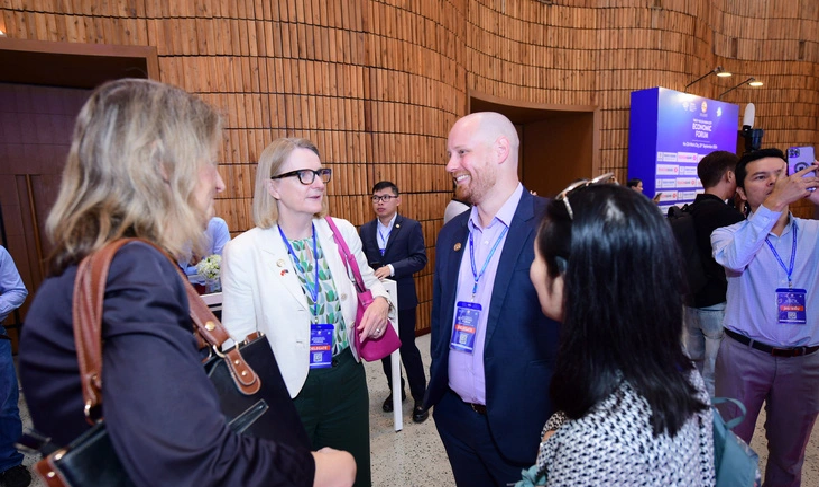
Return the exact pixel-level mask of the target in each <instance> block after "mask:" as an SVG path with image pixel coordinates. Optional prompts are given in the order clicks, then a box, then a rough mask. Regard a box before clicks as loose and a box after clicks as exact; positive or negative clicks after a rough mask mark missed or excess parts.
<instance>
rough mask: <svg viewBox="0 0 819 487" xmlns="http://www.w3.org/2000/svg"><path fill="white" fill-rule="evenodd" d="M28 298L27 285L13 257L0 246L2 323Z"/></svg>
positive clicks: (0, 312)
mask: <svg viewBox="0 0 819 487" xmlns="http://www.w3.org/2000/svg"><path fill="white" fill-rule="evenodd" d="M26 296H28V290H27V289H26V285H25V284H23V280H22V279H21V278H20V273H19V272H17V266H15V265H14V260H12V258H11V255H9V253H8V251H7V250H6V248H5V247H3V246H0V323H2V322H3V321H5V319H6V317H7V316H8V315H9V314H10V313H11V312H12V311H14V310H15V309H17V308H19V307H20V306H22V304H23V302H24V301H25V300H26Z"/></svg>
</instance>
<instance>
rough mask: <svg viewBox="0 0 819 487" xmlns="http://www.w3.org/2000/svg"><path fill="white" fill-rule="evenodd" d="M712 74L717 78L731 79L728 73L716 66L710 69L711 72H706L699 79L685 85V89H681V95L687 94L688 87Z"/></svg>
mask: <svg viewBox="0 0 819 487" xmlns="http://www.w3.org/2000/svg"><path fill="white" fill-rule="evenodd" d="M712 73H714V74H716V75H717V77H718V78H730V77H731V73H730V72H728V71H725V70H724V69H722V66H717V67H716V68H714V69H712V70H711V71H708V72H707V73H705V74H704V75H702V76H700V77H699V78H697V79H695V80H694V81H692V82H690V83H688V84H687V85H685V88H684V89H683V93H688V87H689V86H691V85H693V84H694V83H696V82H697V81H702V80H704V79H705V78H707V77H708V76H710V75H711V74H712Z"/></svg>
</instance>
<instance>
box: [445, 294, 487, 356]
mask: <svg viewBox="0 0 819 487" xmlns="http://www.w3.org/2000/svg"><path fill="white" fill-rule="evenodd" d="M480 316H481V305H480V304H479V303H471V302H467V301H458V308H457V311H456V312H455V323H453V325H452V338H451V339H450V341H449V348H450V349H452V350H458V351H460V352H466V353H469V354H472V351H473V350H474V349H475V333H477V331H478V319H479V318H480Z"/></svg>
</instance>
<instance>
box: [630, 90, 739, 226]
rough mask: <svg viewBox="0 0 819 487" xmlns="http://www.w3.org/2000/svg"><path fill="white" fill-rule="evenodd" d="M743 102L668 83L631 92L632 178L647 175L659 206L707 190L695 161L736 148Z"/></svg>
mask: <svg viewBox="0 0 819 487" xmlns="http://www.w3.org/2000/svg"><path fill="white" fill-rule="evenodd" d="M738 124H739V106H737V105H734V104H731V103H723V102H718V101H715V100H709V99H707V98H703V97H701V96H697V95H692V94H688V93H680V92H679V91H674V90H669V89H666V88H661V87H657V88H651V89H648V90H640V91H634V92H632V93H631V120H630V123H629V144H628V177H629V179H631V178H640V179H642V180H643V191H644V193H645V194H646V196H648V197H654V196H655V195H657V194H659V195H660V196H659V201H658V206H659V207H660V209H662V211H663V213H664V214H665V213H668V208H670V207H671V206H672V205H678V206H682V205H684V204H686V203H690V202H692V201H694V198H696V197H697V194H698V193H701V192H702V191H703V189H702V184H700V180H699V178H698V177H697V164H698V163H699V162H700V159H702V158H703V157H705V156H706V154H708V153H710V152H713V151H715V150H726V151H730V152H736V147H737V128H738Z"/></svg>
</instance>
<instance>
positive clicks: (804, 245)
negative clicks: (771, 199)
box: [711, 206, 819, 347]
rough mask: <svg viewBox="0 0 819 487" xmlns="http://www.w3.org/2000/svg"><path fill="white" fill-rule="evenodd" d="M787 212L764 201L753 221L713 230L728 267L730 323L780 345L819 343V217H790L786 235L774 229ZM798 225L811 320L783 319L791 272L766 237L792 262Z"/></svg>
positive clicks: (797, 269) (798, 261)
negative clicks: (782, 300)
mask: <svg viewBox="0 0 819 487" xmlns="http://www.w3.org/2000/svg"><path fill="white" fill-rule="evenodd" d="M781 215H782V212H777V211H771V210H769V209H767V208H765V207H764V206H760V207H759V208H758V209H757V211H756V212H754V213H753V214H751V216H749V217H748V219H747V220H745V221H743V222H739V223H735V224H733V225H730V226H727V227H725V228H720V229H717V230H715V231H714V233H712V234H711V248H712V251H713V255H714V258H715V259H716V261H717V262H718V263H719V264H720V265H722V266H724V267H725V269H726V274H727V276H728V295H727V298H728V299H727V301H728V303H727V305H726V308H725V327H726V328H728V329H730V330H731V331H734V332H736V333H741V334H743V335H745V336H747V337H750V338H752V339H754V340H759V341H760V342H762V343H765V344H767V345H772V346H778V347H801V346H813V345H819V244H817V242H819V221H816V220H803V219H801V218H794V217H793V216H791V217H790V219H789V221H788V223H787V224H786V225H785V230H783V231H782V235H780V236H776V235H774V234H773V233H771V230H772V229H773V227H774V225H775V224H776V222H777V220H778V219H779V217H780V216H781ZM794 226H796V227H797V242H796V257H795V259H794V264H793V276H792V278H793V287H794V289H805V290H807V297H806V308H807V309H806V311H807V317H808V323H807V324H806V325H780V324H778V323H777V307H776V289H777V288H787V287H788V275H787V273H786V272H785V270H784V269H783V268H782V266H780V265H779V262H778V261H777V259H776V257H775V256H774V254H773V252H772V251H771V249H770V247H768V244H766V243H765V237H768V240H770V242H771V243H772V244H773V246H774V248H775V249H776V252H777V253H778V254H779V257H780V258H781V259H782V262H783V263H784V264H785V265H786V266H788V265H789V264H790V261H791V248H792V246H793V227H794Z"/></svg>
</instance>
